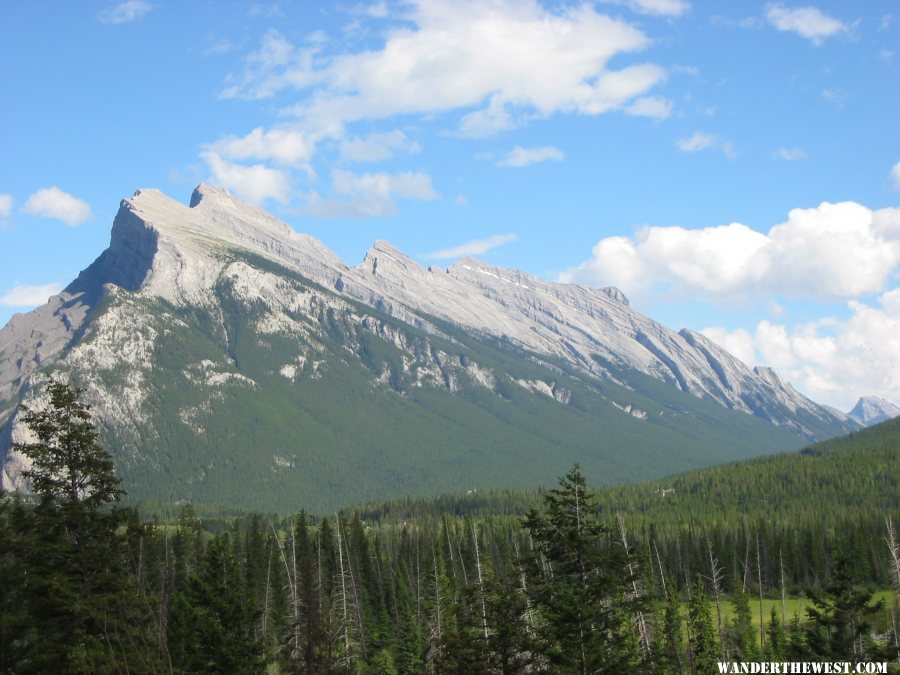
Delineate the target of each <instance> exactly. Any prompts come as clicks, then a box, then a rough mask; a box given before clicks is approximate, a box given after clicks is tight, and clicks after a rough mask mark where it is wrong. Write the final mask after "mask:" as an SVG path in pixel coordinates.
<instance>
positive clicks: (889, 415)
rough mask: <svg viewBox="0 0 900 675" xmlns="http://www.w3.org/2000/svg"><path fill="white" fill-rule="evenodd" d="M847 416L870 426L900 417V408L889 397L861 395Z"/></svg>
mask: <svg viewBox="0 0 900 675" xmlns="http://www.w3.org/2000/svg"><path fill="white" fill-rule="evenodd" d="M847 416H848V417H851V418H853V419H855V420H856V421H857V422H859V423H860V424H862V425H864V426H867V427H868V426H872V425H873V424H880V423H881V422H886V421H887V420H889V419H893V418H895V417H900V408H898V407H897V406H896V405H894V404H893V403H891V402H890V401H888V400H887V399H883V398H879V397H877V396H861V397H860V399H859V401H857V402H856V405H855V406H853V410H851V411H850V412H849V413H847Z"/></svg>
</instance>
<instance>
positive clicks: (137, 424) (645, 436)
mask: <svg viewBox="0 0 900 675" xmlns="http://www.w3.org/2000/svg"><path fill="white" fill-rule="evenodd" d="M51 374H54V375H56V376H57V377H62V378H67V379H69V380H70V381H71V382H73V383H74V384H77V385H80V386H84V387H86V389H87V391H86V399H87V401H88V402H89V403H90V404H92V405H93V406H94V409H95V412H96V414H97V417H98V421H99V425H100V427H101V430H102V440H103V442H104V443H105V445H106V447H108V448H109V449H110V450H111V451H112V452H113V454H114V455H115V457H116V460H117V463H118V466H119V469H120V472H121V474H122V475H123V477H124V478H125V481H126V487H127V488H128V490H129V491H130V493H131V494H133V495H134V496H137V497H141V498H148V499H165V500H177V499H191V500H196V501H209V502H218V503H230V504H234V505H240V506H244V507H249V508H270V509H271V508H276V509H290V508H293V507H295V506H296V505H297V504H304V505H307V506H308V507H310V508H333V507H334V506H336V505H339V504H346V503H351V502H359V501H362V500H369V499H380V498H385V497H389V496H391V495H400V494H414V493H418V494H429V493H436V492H446V491H448V490H465V489H468V488H471V487H480V486H483V485H490V486H492V487H524V486H528V485H537V484H542V483H543V484H546V483H547V482H549V481H552V480H553V478H554V477H555V476H556V475H558V473H559V471H560V467H561V466H562V467H565V466H570V465H571V464H573V463H574V462H580V463H581V464H582V466H583V468H584V470H585V472H586V474H587V475H588V477H589V478H590V479H591V480H592V482H594V483H595V484H612V483H616V482H621V481H626V480H637V479H642V478H651V477H654V476H661V475H664V474H667V473H672V472H674V471H679V470H686V469H689V468H692V467H699V466H706V465H710V464H715V463H718V462H722V461H726V460H730V459H737V458H741V457H748V456H752V455H757V454H762V453H766V452H772V451H776V450H784V449H790V448H796V447H799V446H800V445H802V444H804V443H807V442H809V441H810V440H813V439H817V438H827V437H830V436H834V435H837V434H840V433H844V432H846V431H848V430H851V429H855V428H858V424H857V423H856V422H855V421H853V420H851V419H850V418H848V417H846V416H844V415H842V414H841V413H839V412H837V411H834V410H831V409H829V408H827V407H824V406H820V405H817V404H815V403H813V402H812V401H810V400H809V399H807V398H805V397H804V396H802V395H801V394H799V393H798V392H797V391H795V390H794V389H793V388H792V387H791V386H790V385H789V384H787V383H784V382H783V381H782V380H781V379H780V378H779V377H778V376H777V374H776V373H775V372H774V371H772V370H770V369H766V368H756V369H754V370H749V369H748V368H747V367H745V366H744V365H743V364H742V363H741V362H740V361H739V360H737V359H736V358H734V357H733V356H731V355H730V354H728V353H727V352H726V351H724V350H723V349H722V348H720V347H718V346H717V345H715V344H714V343H712V342H711V341H710V340H708V339H707V338H705V337H703V336H702V335H700V334H698V333H694V332H692V331H688V330H683V331H681V332H680V333H676V332H674V331H671V330H669V329H668V328H665V327H664V326H662V325H660V324H658V323H656V322H654V321H653V320H651V319H649V318H648V317H645V316H643V315H641V314H639V313H637V312H635V311H634V310H632V309H631V308H630V307H629V305H628V300H627V298H625V296H624V295H623V294H622V293H621V291H619V290H617V289H614V288H606V289H594V288H587V287H583V286H574V285H565V284H556V283H552V282H547V281H544V280H541V279H538V278H536V277H533V276H530V275H528V274H525V273H523V272H519V271H515V270H507V269H502V268H498V267H493V266H490V265H486V264H485V263H483V262H480V261H477V260H473V259H464V260H462V261H461V262H459V263H457V264H455V265H452V266H450V267H449V268H447V269H440V268H435V267H429V268H427V269H424V268H422V267H420V266H419V265H417V264H416V263H415V262H414V261H413V260H412V259H410V258H409V257H407V256H406V255H405V254H403V253H402V252H400V251H398V250H397V249H395V248H393V247H392V246H390V245H389V244H387V243H385V242H376V243H375V245H374V246H373V248H372V249H370V250H369V252H368V253H367V254H366V257H365V259H364V260H363V262H362V263H361V264H360V265H357V266H348V265H347V264H345V263H344V262H343V261H341V260H340V259H339V258H338V257H337V256H336V255H335V254H334V253H332V252H331V251H330V250H329V249H327V248H326V247H325V246H324V245H323V244H322V243H321V242H319V241H317V240H316V239H314V238H312V237H309V236H307V235H303V234H299V233H297V232H295V231H294V230H292V229H291V228H290V227H289V226H288V225H286V224H284V223H282V222H280V221H278V220H277V219H276V218H274V217H273V216H271V215H269V214H267V213H265V212H263V211H261V210H259V209H257V208H255V207H252V206H249V205H247V204H244V203H242V202H240V201H238V200H236V199H234V198H233V197H232V196H230V195H229V194H228V193H227V192H225V191H223V190H219V189H215V188H212V187H210V186H207V185H201V186H200V187H198V188H197V190H195V192H194V194H193V196H192V198H191V202H190V206H189V207H188V206H185V205H184V204H182V203H179V202H176V201H174V200H172V199H170V198H168V197H166V196H165V195H163V194H162V193H160V192H158V191H156V190H139V191H138V192H136V193H135V195H134V196H133V197H132V198H130V199H126V200H123V202H122V205H121V208H120V209H119V213H118V215H117V216H116V218H115V221H114V223H113V230H112V237H111V242H110V246H109V248H108V249H107V250H106V251H104V252H103V253H102V254H101V255H100V257H99V258H98V259H97V260H96V261H95V262H94V263H93V264H91V265H90V266H89V267H88V268H87V269H86V270H84V271H83V272H82V273H81V274H80V275H79V277H78V278H77V279H76V280H75V281H74V282H72V284H70V285H69V286H68V287H67V288H66V289H65V290H64V291H63V292H62V293H60V294H59V295H57V296H54V297H53V298H51V299H50V301H49V302H48V303H47V305H45V306H43V307H40V308H38V309H36V310H34V311H33V312H30V313H28V314H25V315H16V316H14V317H13V319H12V320H11V321H10V322H9V324H8V325H7V326H6V327H5V328H3V329H2V330H0V425H2V427H0V461H2V462H3V486H4V487H5V488H6V489H10V488H15V487H18V486H20V485H21V471H22V469H23V467H24V461H25V458H23V457H21V456H19V455H18V454H17V453H14V452H10V451H9V449H10V446H11V443H12V442H13V440H16V439H21V438H23V433H24V429H23V428H22V426H21V425H20V424H19V423H18V421H17V416H16V409H17V406H18V404H19V403H20V402H21V401H23V400H26V399H28V398H29V397H32V396H34V395H35V394H36V393H37V394H38V395H39V393H40V391H41V388H40V386H39V385H40V384H41V383H42V382H43V381H45V380H46V378H47V377H48V376H49V375H51Z"/></svg>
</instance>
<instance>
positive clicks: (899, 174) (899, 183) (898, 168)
mask: <svg viewBox="0 0 900 675" xmlns="http://www.w3.org/2000/svg"><path fill="white" fill-rule="evenodd" d="M891 178H892V179H893V181H894V187H895V188H896V189H898V190H900V162H897V163H896V164H894V167H893V168H892V169H891Z"/></svg>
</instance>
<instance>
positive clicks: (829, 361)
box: [702, 289, 900, 411]
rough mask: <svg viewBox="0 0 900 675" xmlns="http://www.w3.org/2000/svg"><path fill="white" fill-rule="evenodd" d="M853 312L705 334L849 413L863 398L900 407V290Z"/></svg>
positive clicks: (859, 305)
mask: <svg viewBox="0 0 900 675" xmlns="http://www.w3.org/2000/svg"><path fill="white" fill-rule="evenodd" d="M848 308H849V310H850V316H849V317H848V318H846V319H838V318H835V317H829V318H825V319H820V320H818V321H812V322H808V323H802V324H799V325H796V326H788V325H785V324H782V323H774V322H771V321H768V320H765V321H760V322H759V323H758V324H757V326H756V328H755V329H752V330H751V331H747V330H744V329H739V330H736V331H726V330H724V329H716V328H711V329H706V330H704V331H702V332H703V333H704V334H706V335H707V336H708V337H710V338H711V339H713V340H714V341H716V342H718V343H719V344H721V345H722V346H723V347H725V348H726V349H729V351H732V352H733V353H734V354H735V355H736V356H738V357H739V358H741V359H742V360H744V361H745V362H747V363H748V364H749V363H755V364H759V363H761V364H765V365H770V366H773V367H775V368H776V369H777V370H779V371H780V372H781V373H782V374H783V375H784V376H785V377H786V378H787V379H788V380H789V381H790V382H791V383H792V384H793V385H794V386H795V387H796V388H797V389H799V390H800V391H802V392H803V393H805V394H806V395H807V396H810V397H811V398H812V399H813V400H816V401H821V402H824V403H829V404H831V405H833V406H835V407H837V408H839V409H841V410H845V411H846V410H849V409H850V407H851V406H852V405H853V404H854V403H856V400H857V398H859V397H860V396H863V395H875V396H881V397H883V398H886V399H888V400H891V401H893V402H894V403H900V341H898V339H897V336H898V335H900V289H894V290H892V291H889V292H886V293H883V294H882V295H881V296H879V297H878V299H877V301H876V302H875V303H873V304H866V303H862V302H859V301H856V300H854V301H851V302H849V303H848Z"/></svg>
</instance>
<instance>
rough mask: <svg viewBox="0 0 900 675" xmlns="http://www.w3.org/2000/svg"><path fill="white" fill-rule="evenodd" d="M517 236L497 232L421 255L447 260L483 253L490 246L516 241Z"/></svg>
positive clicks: (495, 246)
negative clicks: (483, 237) (491, 235)
mask: <svg viewBox="0 0 900 675" xmlns="http://www.w3.org/2000/svg"><path fill="white" fill-rule="evenodd" d="M517 239H518V237H517V236H516V235H514V234H497V235H494V236H493V237H487V238H485V239H474V240H472V241H467V242H466V243H465V244H460V245H459V246H454V247H452V248H442V249H440V250H438V251H432V252H431V253H426V254H425V255H424V256H423V257H425V258H428V259H435V260H447V259H449V258H461V257H463V256H470V255H484V254H485V253H487V252H488V251H490V250H491V249H492V248H497V247H498V246H502V245H503V244H508V243H510V242H513V241H516V240H517Z"/></svg>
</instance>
